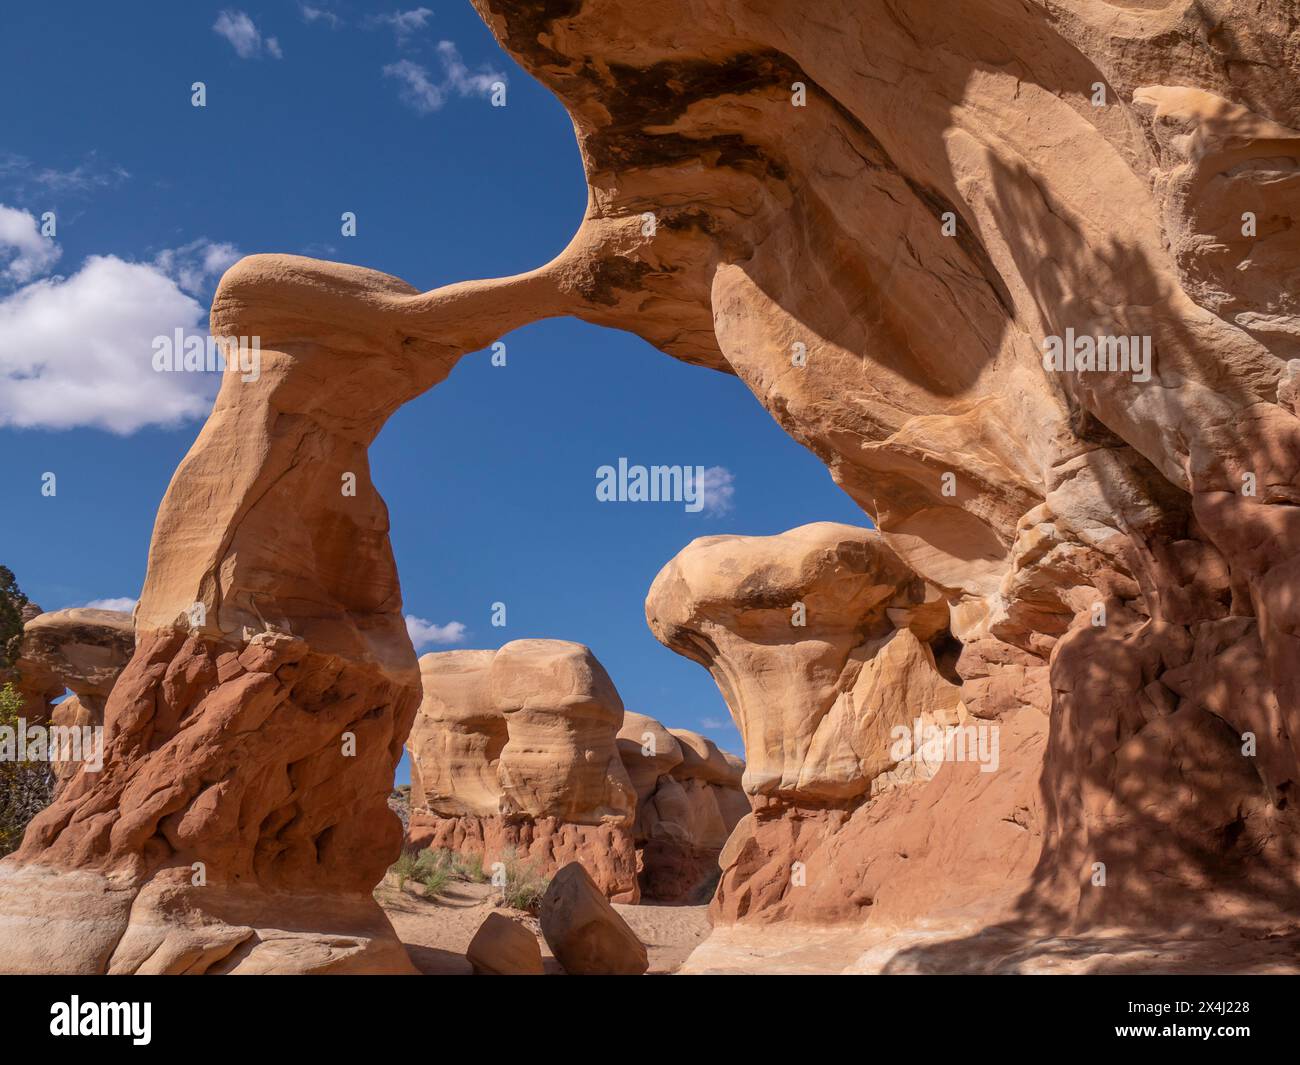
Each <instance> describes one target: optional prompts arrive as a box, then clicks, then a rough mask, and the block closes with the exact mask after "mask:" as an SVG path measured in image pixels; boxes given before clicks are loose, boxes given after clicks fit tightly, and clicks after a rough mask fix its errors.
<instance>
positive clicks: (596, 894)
mask: <svg viewBox="0 0 1300 1065" xmlns="http://www.w3.org/2000/svg"><path fill="white" fill-rule="evenodd" d="M540 917H541V922H542V935H543V936H545V938H546V943H547V946H549V947H550V948H551V953H552V954H554V955H555V959H556V961H558V962H559V963H560V964H561V965H562V966H564V971H565V972H566V973H569V974H570V975H573V976H640V975H641V974H642V973H644V972H645V971H646V969H648V968H649V967H650V962H649V959H648V957H647V955H646V949H645V946H644V945H643V944H642V943H641V941H640V940H639V939H637V937H636V934H635V933H634V932H633V931H632V929H630V928H629V927H628V926H627V922H626V921H624V920H623V918H621V917H620V916H619V915H618V913H617V912H615V910H614V907H613V906H611V905H610V904H609V901H608V900H607V899H606V898H605V896H604V895H603V894H601V892H600V890H599V889H598V888H597V887H596V885H595V883H593V882H592V879H591V877H590V876H589V875H588V874H587V871H586V869H584V868H583V867H582V865H581V863H579V862H570V863H569V864H568V865H566V866H564V868H562V869H561V870H560V871H559V872H558V873H556V874H555V876H554V877H553V878H552V879H551V884H550V886H549V887H548V888H547V889H546V894H545V896H543V898H542V907H541V913H540Z"/></svg>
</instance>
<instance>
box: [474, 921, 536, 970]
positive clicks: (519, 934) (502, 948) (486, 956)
mask: <svg viewBox="0 0 1300 1065" xmlns="http://www.w3.org/2000/svg"><path fill="white" fill-rule="evenodd" d="M465 957H466V958H468V959H469V963H470V965H472V966H473V967H474V975H475V976H541V975H542V948H541V946H540V945H539V944H538V942H537V937H536V936H535V935H533V933H532V932H531V931H529V930H528V929H527V928H525V927H524V926H523V925H522V924H521V923H520V922H518V921H514V920H511V919H510V918H509V917H507V916H506V915H505V914H503V913H489V914H488V915H487V917H486V918H485V919H484V921H483V923H482V924H481V925H479V929H478V931H477V932H475V933H474V938H473V939H472V940H470V944H469V949H467V950H466V951H465Z"/></svg>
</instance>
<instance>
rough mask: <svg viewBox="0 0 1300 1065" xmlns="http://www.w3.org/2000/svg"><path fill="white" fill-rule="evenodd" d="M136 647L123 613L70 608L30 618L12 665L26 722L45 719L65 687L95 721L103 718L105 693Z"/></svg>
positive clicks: (132, 631) (129, 620)
mask: <svg viewBox="0 0 1300 1065" xmlns="http://www.w3.org/2000/svg"><path fill="white" fill-rule="evenodd" d="M134 650H135V632H134V630H133V628H132V623H131V615H130V614H126V613H122V612H121V611H117V610H93V609H89V608H87V607H69V608H68V609H66V610H52V611H49V612H47V613H43V614H37V615H36V616H35V617H33V618H30V619H28V620H27V621H26V622H25V623H24V625H23V636H22V640H21V642H20V643H19V645H18V655H17V658H16V660H15V663H14V665H15V668H16V669H17V671H18V673H19V677H20V679H19V681H18V684H17V688H18V691H19V692H20V693H21V694H23V696H24V697H25V699H26V701H27V706H26V708H25V715H26V716H27V719H28V721H29V722H32V723H37V722H41V721H45V720H48V719H49V717H50V714H51V713H52V705H51V704H52V703H53V701H54V700H55V699H57V698H59V697H61V696H62V695H63V694H64V691H65V689H71V691H72V692H73V693H74V694H75V695H76V696H77V698H78V699H79V700H80V702H81V705H82V706H83V707H85V708H86V710H87V711H89V712H90V714H91V715H92V716H97V720H96V721H95V723H96V724H97V723H99V721H102V720H103V712H104V704H105V702H107V700H108V695H109V692H111V691H112V690H113V685H114V683H116V681H117V678H118V677H119V676H120V675H121V673H122V670H123V669H125V668H126V664H127V662H129V661H130V660H131V654H132V652H133V651H134Z"/></svg>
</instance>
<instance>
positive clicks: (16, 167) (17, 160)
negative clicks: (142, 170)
mask: <svg viewBox="0 0 1300 1065" xmlns="http://www.w3.org/2000/svg"><path fill="white" fill-rule="evenodd" d="M130 176H131V175H130V174H129V173H127V171H125V170H124V169H122V167H120V166H101V165H100V163H99V159H98V157H97V156H96V154H95V153H94V152H91V153H90V154H89V155H87V156H86V158H85V160H84V161H83V162H80V163H78V164H77V165H76V166H75V167H73V168H72V169H71V170H57V169H55V168H54V167H48V166H45V167H42V166H37V165H36V164H35V163H33V162H32V161H31V160H30V159H28V158H27V157H26V156H25V155H16V154H14V153H12V152H11V153H7V154H5V155H0V179H3V180H4V182H5V184H7V185H10V186H12V187H14V188H16V189H22V190H35V189H39V190H40V191H41V192H42V193H45V194H48V193H56V194H85V193H88V192H91V191H93V190H95V189H102V188H112V187H114V186H116V185H120V184H121V183H122V182H123V181H125V180H126V179H127V178H129V177H130Z"/></svg>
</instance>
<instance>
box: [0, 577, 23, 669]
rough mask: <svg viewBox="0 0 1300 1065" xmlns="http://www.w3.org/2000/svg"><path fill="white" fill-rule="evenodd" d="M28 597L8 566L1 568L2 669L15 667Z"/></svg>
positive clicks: (0, 622)
mask: <svg viewBox="0 0 1300 1065" xmlns="http://www.w3.org/2000/svg"><path fill="white" fill-rule="evenodd" d="M26 605H27V596H25V595H23V593H22V591H21V590H20V589H19V587H18V579H17V578H16V577H15V576H14V573H13V570H11V569H10V568H9V567H8V566H0V669H8V668H9V667H10V666H12V665H13V659H14V656H15V655H17V653H18V640H19V638H20V637H21V636H22V634H23V607H25V606H26Z"/></svg>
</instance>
